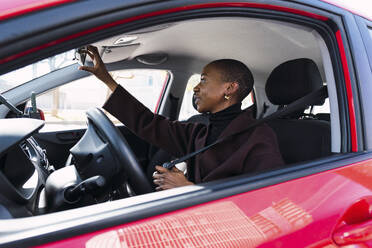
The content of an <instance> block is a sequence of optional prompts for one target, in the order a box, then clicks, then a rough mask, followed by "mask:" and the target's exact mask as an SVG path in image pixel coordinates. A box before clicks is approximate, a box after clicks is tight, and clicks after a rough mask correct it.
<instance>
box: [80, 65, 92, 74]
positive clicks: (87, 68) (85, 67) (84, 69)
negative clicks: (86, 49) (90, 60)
mask: <svg viewBox="0 0 372 248" xmlns="http://www.w3.org/2000/svg"><path fill="white" fill-rule="evenodd" d="M79 70H82V71H87V72H90V73H94V68H93V67H90V66H79Z"/></svg>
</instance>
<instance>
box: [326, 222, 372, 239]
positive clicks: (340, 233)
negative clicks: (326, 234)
mask: <svg viewBox="0 0 372 248" xmlns="http://www.w3.org/2000/svg"><path fill="white" fill-rule="evenodd" d="M333 240H334V241H335V243H336V244H338V245H350V244H356V243H364V242H368V241H372V219H371V220H369V221H366V222H363V223H361V224H354V225H347V226H344V227H343V228H340V230H337V231H336V232H335V233H334V234H333Z"/></svg>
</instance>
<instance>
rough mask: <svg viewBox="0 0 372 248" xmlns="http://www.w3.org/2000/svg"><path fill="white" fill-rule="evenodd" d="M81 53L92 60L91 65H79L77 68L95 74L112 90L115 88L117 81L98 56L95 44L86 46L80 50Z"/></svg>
mask: <svg viewBox="0 0 372 248" xmlns="http://www.w3.org/2000/svg"><path fill="white" fill-rule="evenodd" d="M82 52H83V53H86V54H88V56H89V57H90V58H91V59H92V60H93V66H80V67H79V70H83V71H87V72H90V73H92V74H93V75H95V76H96V77H97V78H98V79H99V80H101V81H102V82H104V83H105V84H106V85H107V86H108V87H109V88H110V89H111V90H112V91H114V90H115V89H116V86H117V83H116V82H115V80H114V79H113V78H112V77H111V75H110V73H108V71H107V69H106V66H105V64H104V63H103V61H102V59H101V56H99V53H98V49H97V47H95V46H90V45H89V46H87V49H85V50H82Z"/></svg>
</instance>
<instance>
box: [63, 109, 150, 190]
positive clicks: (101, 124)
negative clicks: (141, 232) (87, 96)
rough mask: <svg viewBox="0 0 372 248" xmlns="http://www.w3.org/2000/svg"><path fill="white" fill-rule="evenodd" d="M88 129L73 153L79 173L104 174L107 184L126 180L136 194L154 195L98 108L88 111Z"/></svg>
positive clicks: (85, 174)
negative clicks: (150, 193)
mask: <svg viewBox="0 0 372 248" xmlns="http://www.w3.org/2000/svg"><path fill="white" fill-rule="evenodd" d="M86 114H87V118H88V128H87V131H86V132H85V134H84V136H83V137H82V138H81V140H80V141H79V142H78V143H79V144H77V146H75V147H76V148H75V147H73V148H72V149H71V150H70V151H71V153H72V154H73V155H74V158H75V161H76V167H77V170H78V172H79V174H80V176H81V177H82V178H84V177H85V178H87V177H91V176H96V175H101V176H103V177H105V179H106V181H109V182H110V181H113V178H116V180H117V178H118V177H119V180H120V181H122V182H124V181H125V178H127V181H128V183H129V184H130V186H131V188H132V190H133V191H134V192H135V193H136V194H144V193H149V192H153V189H152V187H151V184H150V182H149V181H148V179H147V177H146V175H145V174H144V172H143V171H142V169H141V166H140V165H139V163H138V162H137V159H136V156H135V155H134V153H133V151H132V149H131V148H130V147H129V145H128V143H127V141H126V140H125V138H124V136H123V135H122V134H121V133H120V131H119V129H118V128H117V127H116V126H115V125H114V124H113V123H112V122H111V121H110V120H109V118H108V117H107V116H106V115H105V114H104V113H103V111H102V110H101V109H99V108H93V109H89V110H88V111H87V113H86Z"/></svg>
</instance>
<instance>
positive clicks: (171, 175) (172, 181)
mask: <svg viewBox="0 0 372 248" xmlns="http://www.w3.org/2000/svg"><path fill="white" fill-rule="evenodd" d="M155 169H156V170H157V172H158V173H154V175H153V179H154V184H156V185H158V187H156V190H157V191H159V190H164V189H172V188H176V187H181V186H186V185H192V184H193V183H192V182H190V181H188V180H187V179H186V177H185V175H184V174H183V172H182V171H181V170H179V169H177V168H176V167H173V168H172V169H171V170H168V169H166V168H164V167H162V166H155Z"/></svg>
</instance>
